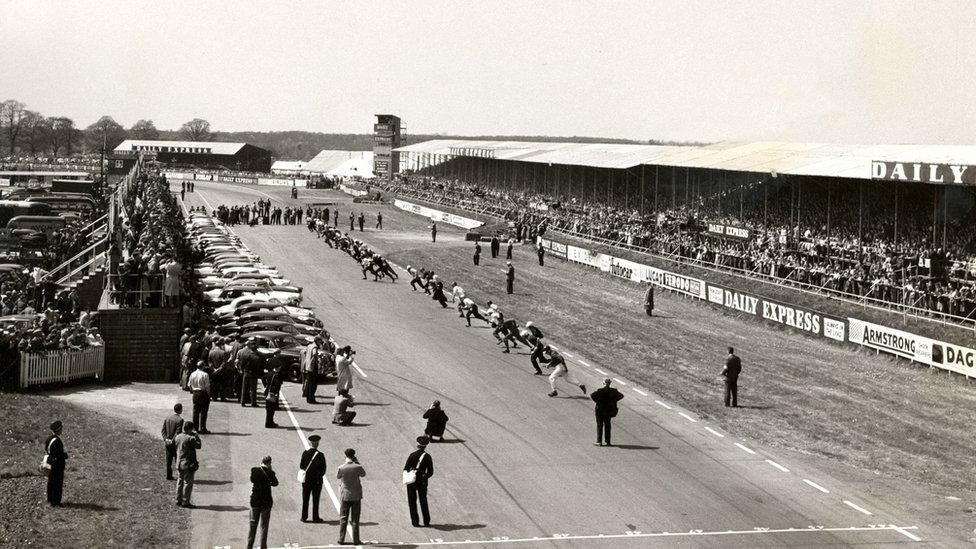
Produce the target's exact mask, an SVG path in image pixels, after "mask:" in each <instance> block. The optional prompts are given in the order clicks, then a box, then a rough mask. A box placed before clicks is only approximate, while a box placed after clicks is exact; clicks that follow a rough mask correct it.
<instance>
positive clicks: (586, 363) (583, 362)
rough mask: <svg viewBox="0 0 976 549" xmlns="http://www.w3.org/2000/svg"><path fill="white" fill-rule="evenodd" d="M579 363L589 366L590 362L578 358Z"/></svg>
mask: <svg viewBox="0 0 976 549" xmlns="http://www.w3.org/2000/svg"><path fill="white" fill-rule="evenodd" d="M579 363H580V364H582V365H583V366H587V367H589V366H590V363H589V362H587V361H585V360H580V361H579ZM597 371H599V370H597Z"/></svg>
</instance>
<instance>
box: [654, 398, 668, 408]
mask: <svg viewBox="0 0 976 549" xmlns="http://www.w3.org/2000/svg"><path fill="white" fill-rule="evenodd" d="M654 402H657V403H658V404H660V405H661V406H663V407H665V408H667V409H668V410H670V409H671V407H670V406H668V405H667V404H665V403H663V402H661V401H660V400H655V401H654Z"/></svg>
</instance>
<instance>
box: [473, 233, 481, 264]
mask: <svg viewBox="0 0 976 549" xmlns="http://www.w3.org/2000/svg"><path fill="white" fill-rule="evenodd" d="M480 261H481V242H478V241H477V240H475V241H474V266H475V267H477V266H478V263H479V262H480Z"/></svg>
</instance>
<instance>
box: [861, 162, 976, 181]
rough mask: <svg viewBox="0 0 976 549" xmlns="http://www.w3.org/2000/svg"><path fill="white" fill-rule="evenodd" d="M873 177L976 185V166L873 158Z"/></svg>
mask: <svg viewBox="0 0 976 549" xmlns="http://www.w3.org/2000/svg"><path fill="white" fill-rule="evenodd" d="M871 179H876V180H883V181H909V182H912V183H932V184H934V185H976V166H964V165H962V164H928V163H925V162H885V161H880V160H873V161H871Z"/></svg>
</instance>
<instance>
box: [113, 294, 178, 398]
mask: <svg viewBox="0 0 976 549" xmlns="http://www.w3.org/2000/svg"><path fill="white" fill-rule="evenodd" d="M98 316H99V330H100V331H101V333H102V337H103V338H104V339H105V381H166V380H167V379H168V376H169V375H170V372H171V371H175V368H176V366H177V364H178V363H179V362H178V361H179V350H178V349H177V346H178V344H179V339H180V311H179V309H100V310H99V311H98Z"/></svg>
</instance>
